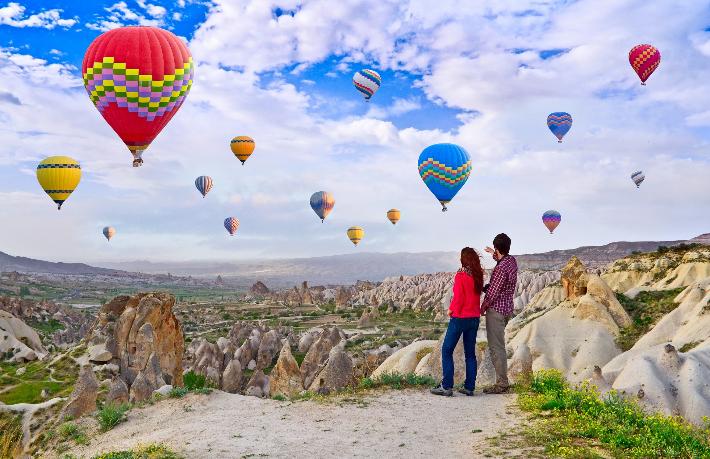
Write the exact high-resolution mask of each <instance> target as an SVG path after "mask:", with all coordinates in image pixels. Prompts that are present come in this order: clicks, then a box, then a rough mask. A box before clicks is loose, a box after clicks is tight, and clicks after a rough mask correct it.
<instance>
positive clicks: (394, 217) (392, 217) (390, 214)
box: [387, 209, 400, 225]
mask: <svg viewBox="0 0 710 459" xmlns="http://www.w3.org/2000/svg"><path fill="white" fill-rule="evenodd" d="M399 217H400V212H399V210H397V209H390V210H388V211H387V219H388V220H389V221H391V222H392V224H393V225H396V224H397V222H398V221H399Z"/></svg>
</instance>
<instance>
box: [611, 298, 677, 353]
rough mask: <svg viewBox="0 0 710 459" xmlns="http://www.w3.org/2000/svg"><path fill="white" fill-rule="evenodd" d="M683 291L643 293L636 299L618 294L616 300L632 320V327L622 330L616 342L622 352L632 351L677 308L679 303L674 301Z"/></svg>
mask: <svg viewBox="0 0 710 459" xmlns="http://www.w3.org/2000/svg"><path fill="white" fill-rule="evenodd" d="M683 289H684V288H683V287H681V288H676V289H672V290H663V291H658V292H641V293H639V294H638V295H637V296H636V298H634V299H631V298H629V297H627V296H626V295H623V294H621V293H617V294H616V298H617V299H618V300H619V303H621V305H622V306H623V307H624V309H625V310H626V312H627V313H628V314H629V316H631V320H632V324H631V325H629V326H628V327H624V328H622V329H621V330H620V332H619V337H618V338H617V340H616V342H617V344H618V345H619V347H620V348H621V350H622V351H628V350H629V349H631V348H632V347H633V345H634V344H636V342H637V341H638V340H639V339H640V338H641V337H642V336H643V335H645V334H646V333H648V332H649V330H651V328H653V327H654V325H656V324H657V323H658V321H659V320H661V318H662V317H663V316H665V315H666V314H668V313H669V312H671V311H673V310H674V309H675V308H677V307H678V303H674V302H673V299H674V298H675V297H676V296H678V294H679V293H680V292H682V291H683Z"/></svg>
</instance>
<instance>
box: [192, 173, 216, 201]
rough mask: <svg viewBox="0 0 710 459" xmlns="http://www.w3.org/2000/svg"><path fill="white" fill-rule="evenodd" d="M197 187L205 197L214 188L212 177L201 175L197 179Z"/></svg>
mask: <svg viewBox="0 0 710 459" xmlns="http://www.w3.org/2000/svg"><path fill="white" fill-rule="evenodd" d="M195 188H197V191H199V192H200V193H201V194H202V197H203V198H204V197H205V196H207V193H209V192H210V190H211V189H212V177H209V176H207V175H200V176H199V177H197V178H196V179H195Z"/></svg>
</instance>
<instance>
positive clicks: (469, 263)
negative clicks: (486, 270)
mask: <svg viewBox="0 0 710 459" xmlns="http://www.w3.org/2000/svg"><path fill="white" fill-rule="evenodd" d="M461 266H462V267H463V268H464V269H466V270H467V271H468V272H469V273H470V274H471V276H472V277H473V285H474V286H475V287H476V292H478V293H480V292H481V291H483V268H482V267H481V257H480V256H479V255H478V252H476V250H475V249H472V248H471V247H464V248H463V249H462V250H461Z"/></svg>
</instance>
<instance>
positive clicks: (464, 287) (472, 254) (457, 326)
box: [431, 247, 483, 397]
mask: <svg viewBox="0 0 710 459" xmlns="http://www.w3.org/2000/svg"><path fill="white" fill-rule="evenodd" d="M482 291H483V268H481V259H480V257H479V256H478V253H477V252H476V251H475V250H474V249H472V248H471V247H466V248H464V249H463V250H461V269H459V271H458V272H457V273H456V277H455V278H454V296H453V298H451V304H450V305H449V317H451V319H450V320H449V327H448V328H447V329H446V336H445V337H444V344H443V345H442V346H441V367H442V370H443V379H442V381H441V384H439V385H438V386H436V387H435V388H433V389H432V390H431V393H432V394H435V395H445V396H447V397H450V396H451V395H453V391H452V388H453V387H454V349H456V344H458V342H459V338H460V337H461V335H463V349H464V353H465V355H466V381H465V382H464V387H463V388H461V389H459V392H461V393H462V394H466V395H473V390H474V388H475V387H476V370H477V362H476V333H478V323H479V320H480V318H481V292H482Z"/></svg>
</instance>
